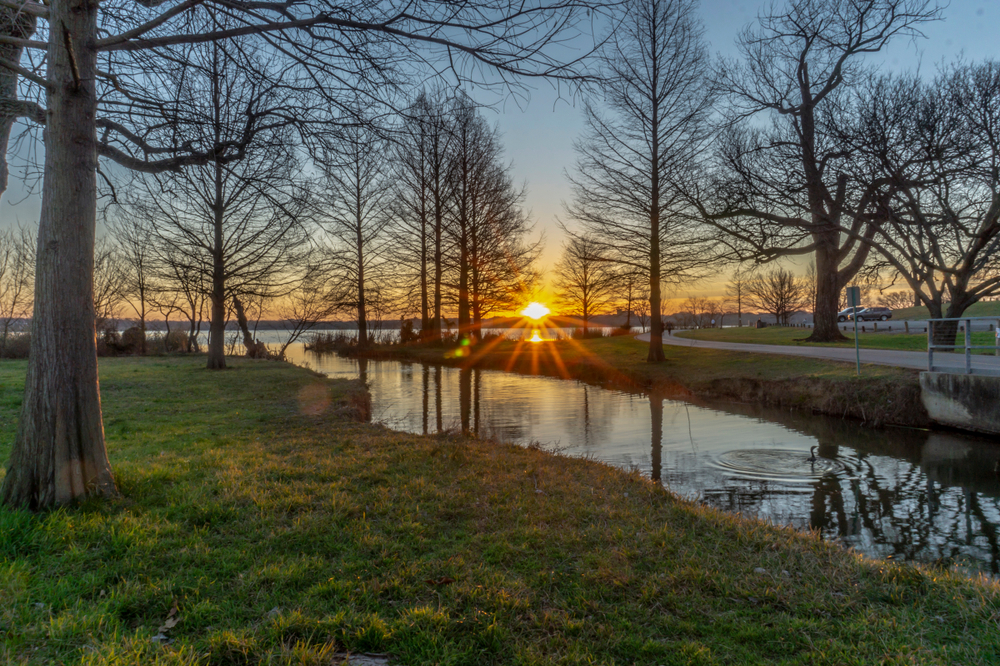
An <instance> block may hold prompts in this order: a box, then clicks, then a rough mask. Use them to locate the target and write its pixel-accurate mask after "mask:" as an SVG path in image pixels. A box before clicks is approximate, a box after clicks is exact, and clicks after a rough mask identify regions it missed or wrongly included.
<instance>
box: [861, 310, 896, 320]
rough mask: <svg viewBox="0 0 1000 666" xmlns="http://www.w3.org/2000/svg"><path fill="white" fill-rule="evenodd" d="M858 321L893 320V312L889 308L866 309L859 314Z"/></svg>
mask: <svg viewBox="0 0 1000 666" xmlns="http://www.w3.org/2000/svg"><path fill="white" fill-rule="evenodd" d="M857 318H858V321H875V320H878V321H885V320H886V319H892V310H890V309H889V308H865V309H864V310H862V311H860V312H859V313H858V314H857Z"/></svg>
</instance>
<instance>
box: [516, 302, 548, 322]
mask: <svg viewBox="0 0 1000 666" xmlns="http://www.w3.org/2000/svg"><path fill="white" fill-rule="evenodd" d="M548 313H549V309H548V308H547V307H545V306H544V305H542V304H541V303H534V302H532V303H528V307H526V308H524V309H523V310H521V314H522V315H524V316H525V317H528V318H529V319H541V318H542V317H544V316H545V315H547V314H548Z"/></svg>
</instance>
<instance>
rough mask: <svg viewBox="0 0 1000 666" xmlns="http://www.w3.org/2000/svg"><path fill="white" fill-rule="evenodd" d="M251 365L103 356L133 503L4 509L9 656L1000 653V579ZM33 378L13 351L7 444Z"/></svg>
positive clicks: (983, 660)
mask: <svg viewBox="0 0 1000 666" xmlns="http://www.w3.org/2000/svg"><path fill="white" fill-rule="evenodd" d="M233 365H234V368H233V369H231V370H228V371H225V372H221V373H209V372H207V371H204V370H202V369H201V367H200V366H201V360H200V359H154V360H143V359H106V360H102V362H101V386H102V390H103V396H104V407H105V423H106V428H107V434H108V441H109V448H110V455H111V459H112V462H113V464H114V467H115V472H116V475H117V477H118V480H119V483H120V486H121V489H122V492H123V497H122V499H121V500H119V501H115V502H107V503H103V504H96V503H95V504H91V505H86V506H82V507H78V508H73V509H67V510H60V511H56V512H52V513H47V514H40V515H30V514H26V513H22V512H11V511H6V510H0V636H2V637H3V642H2V647H0V661H2V662H3V663H12V664H20V663H31V664H36V663H37V664H43V663H46V664H47V663H71V664H74V663H81V664H108V665H110V664H132V663H157V664H196V663H197V664H257V663H271V664H286V663H287V664H293V663H294V664H328V663H336V661H332V658H333V655H335V654H337V653H342V652H344V651H368V652H384V653H388V655H390V657H391V659H392V661H393V662H395V663H400V664H409V665H411V666H416V665H419V664H432V663H433V664H491V663H496V664H499V663H505V664H553V663H558V664H773V663H782V664H838V665H839V664H916V663H927V664H990V663H997V655H998V654H1000V630H998V629H1000V627H998V622H1000V589H998V588H997V586H996V585H994V584H991V583H986V582H983V581H972V580H966V579H961V578H958V577H955V576H952V575H951V574H949V573H944V572H925V571H922V570H918V569H914V568H911V567H908V566H905V565H904V566H900V565H896V564H883V563H872V562H868V561H863V560H861V559H860V558H858V557H856V556H854V555H852V554H849V553H846V552H844V551H841V550H839V549H837V548H835V547H833V546H830V545H827V544H824V543H822V542H820V541H819V540H817V539H815V538H812V537H810V536H807V535H802V534H798V533H795V532H793V531H791V530H787V529H779V528H774V527H770V526H767V525H764V524H762V523H758V522H753V521H745V520H740V519H737V518H735V517H732V516H727V515H723V514H720V513H718V512H715V511H712V510H708V509H705V508H701V507H698V506H695V505H692V504H689V503H686V502H681V501H677V500H676V499H674V498H672V497H671V496H670V495H669V494H668V493H666V492H665V491H664V490H662V489H661V488H659V487H658V486H655V485H653V484H652V483H650V482H647V481H645V480H643V479H641V478H640V477H638V476H637V475H629V474H626V473H624V472H621V471H617V470H614V469H611V468H608V467H606V466H603V465H600V464H596V463H592V462H587V461H583V460H573V459H566V458H559V457H555V456H551V455H549V454H546V453H544V452H541V451H537V450H530V449H522V448H517V447H510V446H500V445H495V444H491V443H489V442H478V441H467V440H457V439H448V438H430V437H425V438H421V437H416V436H410V435H405V434H399V433H393V432H389V431H386V430H383V429H380V428H377V427H374V426H369V425H365V424H361V423H357V422H352V421H351V420H350V419H349V416H350V415H351V414H353V413H356V412H357V411H358V409H357V405H358V404H359V401H358V399H357V398H356V397H354V396H355V395H356V394H352V390H354V388H355V387H352V386H351V385H350V383H346V382H344V383H331V382H327V381H325V380H321V379H319V378H317V377H315V376H313V375H311V374H310V373H308V372H306V371H303V370H301V369H297V368H293V367H291V366H287V365H284V364H278V363H270V362H246V361H236V362H234V363H233ZM23 371H24V365H23V364H22V363H13V362H12V363H3V364H0V386H2V387H3V396H2V400H0V428H2V434H3V437H2V440H0V441H3V442H8V441H9V440H10V438H11V436H12V433H13V428H14V419H15V417H16V408H17V403H18V402H19V399H20V386H21V385H22V384H23ZM362 411H363V410H362ZM0 453H2V454H3V455H4V456H5V457H6V454H7V448H6V445H5V446H4V448H3V450H2V451H0ZM168 620H169V621H168ZM171 624H173V626H168V625H171ZM161 634H162V635H164V636H166V637H168V638H169V639H170V641H171V642H169V643H166V644H165V643H164V642H162V641H159V642H154V641H152V640H151V639H152V638H154V637H156V636H157V635H161Z"/></svg>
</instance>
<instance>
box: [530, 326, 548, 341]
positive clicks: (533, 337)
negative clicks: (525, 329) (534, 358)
mask: <svg viewBox="0 0 1000 666" xmlns="http://www.w3.org/2000/svg"><path fill="white" fill-rule="evenodd" d="M528 342H545V340H544V339H542V336H541V335H540V334H539V332H538V330H537V329H536V330H535V331H534V332H532V334H531V337H530V338H528Z"/></svg>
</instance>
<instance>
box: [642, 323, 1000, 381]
mask: <svg viewBox="0 0 1000 666" xmlns="http://www.w3.org/2000/svg"><path fill="white" fill-rule="evenodd" d="M636 340H640V341H642V342H649V333H642V334H640V335H637V336H636ZM663 344H667V345H675V346H678V347H696V348H700V349H724V350H726V351H741V352H751V353H753V354H784V355H786V356H803V357H807V358H822V359H826V360H830V361H843V362H846V363H854V348H853V347H851V348H847V349H845V348H841V347H807V346H795V347H791V346H786V345H751V344H741V343H737V342H709V341H707V340H692V339H691V338H680V337H677V336H675V335H664V336H663ZM861 362H862V363H874V364H876V365H892V366H896V367H899V368H914V369H917V370H926V369H927V352H914V351H893V350H888V349H862V350H861ZM934 370H935V371H937V372H957V373H964V372H965V355H964V354H946V353H943V352H936V353H935V354H934ZM972 370H973V372H974V373H976V374H984V375H1000V357H997V356H981V355H975V356H973V357H972Z"/></svg>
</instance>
